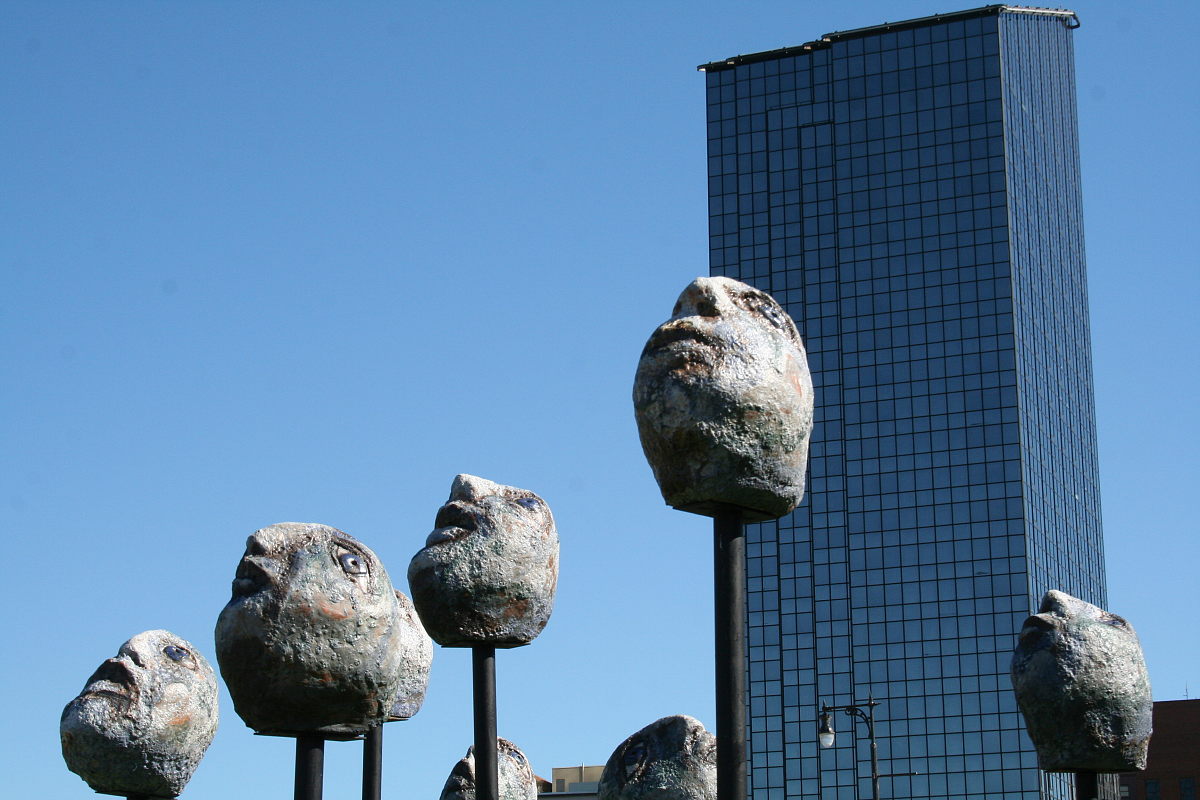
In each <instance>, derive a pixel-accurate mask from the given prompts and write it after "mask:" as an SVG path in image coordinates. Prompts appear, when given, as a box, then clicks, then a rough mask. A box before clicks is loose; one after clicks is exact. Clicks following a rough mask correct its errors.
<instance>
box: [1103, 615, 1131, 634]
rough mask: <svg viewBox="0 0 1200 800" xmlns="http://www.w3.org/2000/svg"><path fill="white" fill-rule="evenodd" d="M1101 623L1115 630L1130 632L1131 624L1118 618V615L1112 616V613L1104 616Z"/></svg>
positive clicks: (1122, 618)
mask: <svg viewBox="0 0 1200 800" xmlns="http://www.w3.org/2000/svg"><path fill="white" fill-rule="evenodd" d="M1100 621H1101V622H1103V623H1104V624H1105V625H1110V626H1112V627H1114V628H1120V629H1121V630H1129V623H1128V622H1127V621H1126V620H1125V618H1124V617H1121V616H1117V615H1116V614H1112V613H1106V614H1103V615H1101V617H1100Z"/></svg>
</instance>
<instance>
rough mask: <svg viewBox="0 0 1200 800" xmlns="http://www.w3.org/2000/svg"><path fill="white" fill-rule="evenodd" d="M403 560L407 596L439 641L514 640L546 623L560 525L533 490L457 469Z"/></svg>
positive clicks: (520, 641) (531, 635) (523, 640)
mask: <svg viewBox="0 0 1200 800" xmlns="http://www.w3.org/2000/svg"><path fill="white" fill-rule="evenodd" d="M434 526H435V527H434V531H433V533H431V534H429V537H428V538H427V539H426V541H425V547H424V548H422V549H421V550H420V551H418V552H417V554H416V555H415V556H413V559H412V562H411V563H410V564H409V566H408V585H409V588H410V589H411V591H412V597H413V602H414V603H415V604H416V607H417V611H418V613H420V615H421V621H422V622H423V623H424V624H425V630H427V631H429V635H430V636H432V637H433V640H434V641H435V642H437V643H438V644H440V645H442V646H444V647H471V646H473V645H492V646H494V647H499V648H506V647H519V646H521V645H525V644H529V643H530V642H532V641H533V640H534V639H535V638H537V635H538V634H539V633H541V632H542V629H543V628H545V627H546V623H547V622H548V621H549V619H550V613H551V612H552V611H553V610H554V593H555V590H556V589H557V586H558V532H557V530H556V529H555V527H554V517H553V515H552V514H551V513H550V507H549V506H547V505H546V503H545V501H544V500H542V499H541V498H540V497H538V496H537V495H536V494H534V493H533V492H530V491H527V490H525V489H518V488H516V487H513V486H502V485H500V484H498V483H493V482H492V481H489V480H484V479H483V478H477V477H475V476H473V475H458V476H457V477H455V479H454V482H453V484H452V485H451V488H450V499H449V500H448V501H447V502H446V504H445V505H444V506H442V507H441V509H439V510H438V513H437V517H436V519H435V520H434Z"/></svg>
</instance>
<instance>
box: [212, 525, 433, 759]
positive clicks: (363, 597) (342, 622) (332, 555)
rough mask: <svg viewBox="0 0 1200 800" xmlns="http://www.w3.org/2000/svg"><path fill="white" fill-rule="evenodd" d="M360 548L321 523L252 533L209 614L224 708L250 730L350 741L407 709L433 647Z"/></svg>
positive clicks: (419, 693) (420, 687) (419, 690)
mask: <svg viewBox="0 0 1200 800" xmlns="http://www.w3.org/2000/svg"><path fill="white" fill-rule="evenodd" d="M397 595H398V593H397V592H396V590H395V589H394V588H393V587H392V581H391V578H390V577H389V576H388V573H387V570H385V569H384V567H383V564H382V563H381V562H380V561H379V559H378V557H377V556H376V555H375V553H373V552H372V551H371V550H370V548H368V547H367V546H366V545H364V544H363V543H362V542H359V541H358V540H357V539H355V538H354V537H352V536H350V535H349V534H346V533H344V532H342V531H340V530H338V529H336V528H331V527H329V526H327V525H316V524H307V523H298V522H284V523H280V524H278V525H272V526H270V527H268V528H263V529H262V530H259V531H256V532H255V533H254V534H253V535H252V536H251V537H250V538H249V540H247V542H246V551H245V554H244V555H243V556H242V560H241V562H240V563H239V564H238V568H237V573H236V576H235V578H234V581H233V598H232V599H231V600H230V601H229V603H228V605H226V606H225V608H224V610H222V611H221V615H220V617H219V618H218V620H217V627H216V644H217V662H218V664H219V665H220V668H221V676H222V677H223V678H224V679H225V683H226V685H227V686H228V687H229V694H230V696H231V697H232V699H233V704H234V709H235V710H236V711H237V713H238V715H239V716H240V717H241V718H242V720H243V721H244V722H245V723H246V724H247V725H248V726H249V727H250V728H252V729H253V730H255V731H256V732H258V733H265V734H276V735H284V736H294V735H298V734H302V733H320V734H322V735H324V736H325V737H327V738H331V739H336V738H353V737H355V736H358V735H360V734H362V733H365V732H366V731H367V730H368V729H369V728H372V727H374V726H376V725H379V724H381V723H383V722H386V721H387V720H388V719H395V718H398V717H402V716H411V715H412V714H414V713H416V708H419V706H420V699H421V698H423V697H424V686H425V684H426V683H427V681H428V676H429V667H430V661H431V659H432V651H433V647H432V644H430V643H429V642H428V641H427V640H425V641H422V639H424V638H425V634H424V633H423V632H420V630H419V626H418V627H417V628H414V624H415V623H416V620H415V619H414V618H413V617H412V615H411V614H406V613H405V605H406V604H405V603H404V602H403V601H402V600H401V599H400V598H398V596H397Z"/></svg>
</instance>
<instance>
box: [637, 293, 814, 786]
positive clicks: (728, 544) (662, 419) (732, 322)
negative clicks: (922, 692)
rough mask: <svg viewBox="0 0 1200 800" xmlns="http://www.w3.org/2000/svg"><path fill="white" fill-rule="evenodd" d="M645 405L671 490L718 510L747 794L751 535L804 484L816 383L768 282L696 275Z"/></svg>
mask: <svg viewBox="0 0 1200 800" xmlns="http://www.w3.org/2000/svg"><path fill="white" fill-rule="evenodd" d="M633 406H634V415H635V417H636V419H637V424H638V433H639V435H640V437H641V440H642V449H643V450H644V451H645V454H646V460H647V461H649V462H650V467H651V468H652V469H653V470H654V477H655V479H656V480H657V481H658V485H659V489H660V490H661V491H662V496H663V499H664V500H666V502H667V504H668V505H671V506H673V507H675V508H678V509H680V510H682V511H689V512H691V513H694V514H702V515H704V516H709V517H712V518H713V545H714V549H713V555H714V558H713V561H714V567H715V569H714V573H715V575H714V578H715V579H714V590H715V601H716V602H715V611H716V613H715V620H714V628H715V634H716V685H717V686H716V690H717V726H716V727H717V731H716V734H717V794H718V796H719V798H720V800H743V798H745V796H746V719H745V702H746V676H745V669H746V550H745V546H746V544H745V543H746V540H745V535H744V531H743V527H742V526H743V523H745V522H755V521H762V520H769V519H775V518H778V517H781V516H783V515H784V514H787V513H788V512H790V511H792V510H793V509H794V508H795V507H796V506H797V505H798V504H799V503H800V500H801V499H802V498H803V496H804V476H805V470H806V466H807V460H808V444H809V437H810V435H811V433H812V425H813V385H812V377H811V375H810V374H809V371H808V359H807V356H806V354H805V352H804V344H803V342H802V341H801V339H800V333H799V331H797V330H796V326H795V324H794V323H793V322H792V320H791V318H790V317H789V316H788V315H787V312H785V311H784V310H783V308H782V307H781V306H780V305H779V304H778V303H777V302H775V299H774V298H772V297H771V296H770V295H768V294H767V293H766V292H763V291H760V290H758V289H756V288H754V287H753V286H749V285H747V284H744V283H741V282H739V281H735V280H732V279H730V278H697V279H696V280H694V281H692V283H691V284H689V285H688V287H687V288H686V289H684V290H683V293H682V294H681V295H680V296H679V300H678V301H677V302H676V303H675V308H674V310H673V311H672V313H671V319H669V320H667V321H666V322H664V323H663V324H662V325H660V326H659V327H658V328H657V329H656V330H655V331H654V333H653V334H652V335H651V336H650V339H649V341H648V342H646V346H645V348H644V349H643V350H642V356H641V360H640V361H639V362H638V368H637V375H636V377H635V378H634V385H633Z"/></svg>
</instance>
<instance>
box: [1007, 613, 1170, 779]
mask: <svg viewBox="0 0 1200 800" xmlns="http://www.w3.org/2000/svg"><path fill="white" fill-rule="evenodd" d="M1012 682H1013V689H1014V691H1015V692H1016V695H1017V704H1018V705H1019V706H1020V708H1021V713H1022V714H1023V715H1024V716H1025V727H1026V729H1027V730H1028V731H1029V738H1030V739H1032V740H1033V744H1034V746H1035V747H1036V748H1037V752H1038V766H1039V767H1040V768H1041V769H1043V770H1046V771H1047V772H1130V771H1133V770H1141V769H1145V768H1146V750H1147V747H1148V746H1149V744H1150V724H1151V711H1152V709H1153V701H1152V698H1151V694H1150V677H1149V675H1148V674H1147V673H1146V662H1145V659H1144V658H1143V656H1142V648H1141V645H1140V644H1139V643H1138V638H1137V634H1136V633H1134V631H1133V628H1132V626H1130V624H1129V623H1128V622H1126V621H1125V620H1124V619H1122V618H1121V617H1118V616H1117V615H1116V614H1110V613H1108V612H1107V611H1105V610H1104V609H1102V608H1098V607H1096V606H1094V605H1092V604H1091V603H1085V602H1084V601H1082V600H1079V599H1076V598H1074V597H1072V596H1070V595H1069V594H1066V593H1064V592H1058V591H1050V592H1047V593H1046V596H1045V597H1044V598H1042V605H1041V608H1040V609H1039V610H1038V613H1037V614H1035V615H1034V616H1031V617H1029V618H1028V619H1027V620H1025V625H1024V626H1023V627H1022V628H1021V635H1020V639H1019V640H1018V643H1017V649H1016V651H1015V652H1014V653H1013V660H1012Z"/></svg>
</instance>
